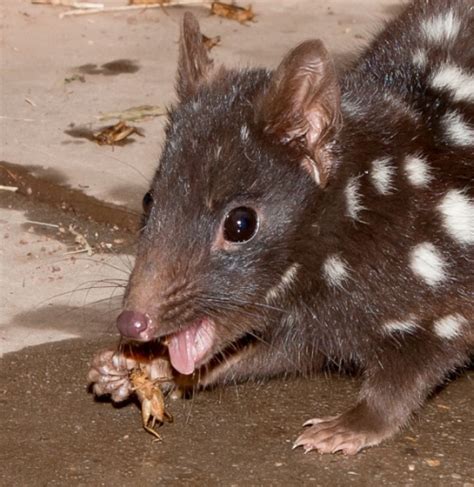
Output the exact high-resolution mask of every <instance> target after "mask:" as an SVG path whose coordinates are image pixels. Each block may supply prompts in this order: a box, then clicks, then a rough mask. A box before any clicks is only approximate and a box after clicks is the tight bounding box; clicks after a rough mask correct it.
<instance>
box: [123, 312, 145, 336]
mask: <svg viewBox="0 0 474 487" xmlns="http://www.w3.org/2000/svg"><path fill="white" fill-rule="evenodd" d="M149 324H150V318H149V317H148V316H147V315H145V314H143V313H140V312H139V311H128V310H125V311H122V312H121V313H120V315H119V317H118V318H117V328H118V330H119V332H120V334H121V335H122V336H123V337H125V338H140V334H141V333H142V332H144V331H145V330H146V329H147V328H148V326H149Z"/></svg>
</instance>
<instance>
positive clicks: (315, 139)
mask: <svg viewBox="0 0 474 487" xmlns="http://www.w3.org/2000/svg"><path fill="white" fill-rule="evenodd" d="M260 117H261V118H262V119H263V123H264V130H265V132H266V133H268V134H271V135H273V136H275V137H276V138H277V139H278V141H279V143H281V144H285V145H290V146H292V147H294V148H295V149H296V150H297V151H299V152H300V153H301V162H302V165H303V166H304V167H305V169H307V170H309V171H310V173H311V176H312V177H313V179H314V180H315V181H316V182H317V183H318V184H320V185H321V186H322V187H324V186H325V185H326V183H327V181H328V178H329V176H330V174H331V167H332V165H333V161H332V160H331V157H330V156H329V154H328V150H327V146H328V143H329V142H330V141H331V140H332V138H333V136H334V135H335V134H336V132H337V131H338V129H339V127H340V125H341V115H340V90H339V84H338V81H337V76H336V71H335V68H334V64H333V62H332V60H331V58H330V56H329V53H328V52H327V50H326V48H325V47H324V45H323V43H322V42H321V41H319V40H312V41H306V42H303V43H302V44H300V45H299V46H297V47H296V48H295V49H293V50H292V51H290V52H289V53H288V54H287V55H286V57H285V58H284V59H283V61H282V62H281V64H280V66H279V67H278V69H277V70H276V71H275V73H274V75H273V77H272V80H271V82H270V86H269V88H268V91H267V92H266V93H265V95H264V97H263V99H262V103H261V106H260Z"/></svg>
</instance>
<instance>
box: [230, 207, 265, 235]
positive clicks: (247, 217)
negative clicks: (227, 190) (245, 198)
mask: <svg viewBox="0 0 474 487" xmlns="http://www.w3.org/2000/svg"><path fill="white" fill-rule="evenodd" d="M257 230H258V216H257V212H256V211H255V210H254V209H252V208H248V207H246V206H239V207H238V208H234V209H233V210H231V211H230V212H229V213H227V216H226V217H225V220H224V238H225V239H226V240H227V241H228V242H233V243H244V242H248V241H249V240H250V239H251V238H252V237H253V236H254V235H255V234H256V233H257Z"/></svg>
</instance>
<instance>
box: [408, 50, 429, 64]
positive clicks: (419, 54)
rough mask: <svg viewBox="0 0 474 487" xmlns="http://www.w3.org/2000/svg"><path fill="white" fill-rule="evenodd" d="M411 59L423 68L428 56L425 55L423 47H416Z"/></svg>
mask: <svg viewBox="0 0 474 487" xmlns="http://www.w3.org/2000/svg"><path fill="white" fill-rule="evenodd" d="M412 61H413V64H414V65H415V66H418V67H419V68H424V67H425V66H426V64H427V63H428V56H427V55H426V51H424V50H423V49H417V50H416V51H415V52H414V53H413V57H412Z"/></svg>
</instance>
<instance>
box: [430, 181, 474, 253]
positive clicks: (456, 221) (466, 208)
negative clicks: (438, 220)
mask: <svg viewBox="0 0 474 487" xmlns="http://www.w3.org/2000/svg"><path fill="white" fill-rule="evenodd" d="M438 209H439V211H440V212H441V214H442V215H443V225H444V227H445V229H446V231H447V232H448V233H449V235H450V236H451V237H453V238H454V240H457V241H458V242H459V243H461V244H473V243H474V202H473V201H471V200H470V199H469V198H468V197H467V196H466V195H465V194H463V193H462V191H459V190H457V189H452V190H450V191H448V193H446V196H445V197H444V198H443V200H442V201H441V203H440V204H439V206H438Z"/></svg>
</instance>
